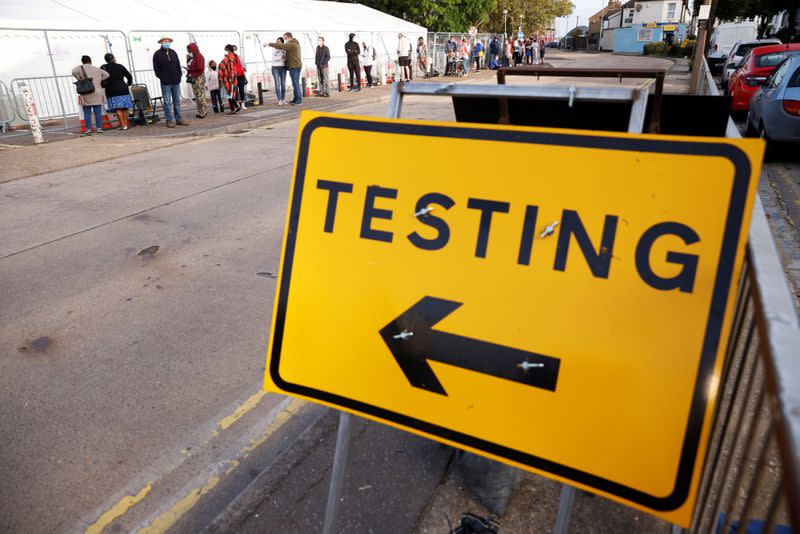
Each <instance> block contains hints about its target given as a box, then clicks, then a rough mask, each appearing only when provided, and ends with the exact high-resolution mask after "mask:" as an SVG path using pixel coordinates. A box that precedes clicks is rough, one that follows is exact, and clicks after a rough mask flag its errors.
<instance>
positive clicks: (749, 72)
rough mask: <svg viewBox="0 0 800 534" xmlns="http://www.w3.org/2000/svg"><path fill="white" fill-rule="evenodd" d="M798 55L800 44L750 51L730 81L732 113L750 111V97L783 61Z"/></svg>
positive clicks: (759, 48)
mask: <svg viewBox="0 0 800 534" xmlns="http://www.w3.org/2000/svg"><path fill="white" fill-rule="evenodd" d="M797 54H800V43H793V44H782V45H768V46H759V47H758V48H753V49H752V50H750V51H749V52H748V53H747V55H746V56H745V57H744V59H743V60H742V63H741V66H740V67H739V68H738V69H736V70H735V71H734V73H733V74H732V75H731V78H730V80H729V81H728V93H729V94H730V95H731V96H732V97H733V98H732V99H731V111H734V112H737V111H747V110H748V109H750V97H752V96H753V93H755V92H756V90H757V89H758V88H759V87H760V86H761V83H762V82H763V81H764V80H766V79H767V76H769V75H770V74H772V71H774V70H775V67H777V66H778V64H779V63H780V62H781V61H783V60H784V59H786V58H787V57H790V56H795V55H797Z"/></svg>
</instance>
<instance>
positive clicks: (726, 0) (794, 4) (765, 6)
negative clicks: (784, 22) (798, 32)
mask: <svg viewBox="0 0 800 534" xmlns="http://www.w3.org/2000/svg"><path fill="white" fill-rule="evenodd" d="M799 8H800V0H718V2H717V6H716V12H715V15H716V18H717V19H718V20H723V21H735V20H738V19H747V18H752V17H761V25H760V26H759V32H758V33H759V36H760V37H766V35H765V32H766V30H767V23H768V22H769V21H770V19H771V18H772V16H773V15H777V14H779V13H781V12H783V11H787V13H788V15H789V16H788V20H789V28H788V30H787V32H786V33H787V34H788V35H787V36H783V37H784V39H786V37H789V36H791V35H793V34H794V33H795V32H794V31H793V28H795V27H796V24H797V16H796V15H797V10H798V9H799Z"/></svg>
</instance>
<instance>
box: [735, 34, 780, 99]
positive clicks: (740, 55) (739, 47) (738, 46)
mask: <svg viewBox="0 0 800 534" xmlns="http://www.w3.org/2000/svg"><path fill="white" fill-rule="evenodd" d="M771 44H781V41H780V39H757V40H755V41H736V43H735V44H734V45H733V48H731V51H730V53H729V54H728V57H727V59H726V60H725V68H724V69H722V88H723V89H725V90H726V91H727V88H728V79H730V76H731V74H733V71H735V70H736V68H737V67H738V66H739V63H741V62H742V59H744V56H745V55H747V53H748V52H749V51H750V50H752V49H753V48H758V47H759V46H766V45H771Z"/></svg>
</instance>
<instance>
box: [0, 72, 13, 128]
mask: <svg viewBox="0 0 800 534" xmlns="http://www.w3.org/2000/svg"><path fill="white" fill-rule="evenodd" d="M14 100H15V97H14V94H13V93H12V92H11V91H10V90H9V88H8V86H7V85H6V84H4V83H3V82H0V131H2V132H3V133H5V132H6V130H7V129H8V128H9V127H10V126H11V123H13V122H14V119H15V118H16V109H15V106H14Z"/></svg>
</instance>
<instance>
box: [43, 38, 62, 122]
mask: <svg viewBox="0 0 800 534" xmlns="http://www.w3.org/2000/svg"><path fill="white" fill-rule="evenodd" d="M43 32H44V42H45V44H46V45H47V55H48V56H49V57H50V67H52V69H53V82H55V84H56V92H57V93H58V105H59V106H60V107H61V116H62V117H63V118H64V128H67V127H68V124H67V110H66V109H65V108H64V98H63V97H62V96H61V87H59V86H58V72H56V62H55V61H53V50H52V49H51V48H50V38H49V37H48V36H47V30H43Z"/></svg>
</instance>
